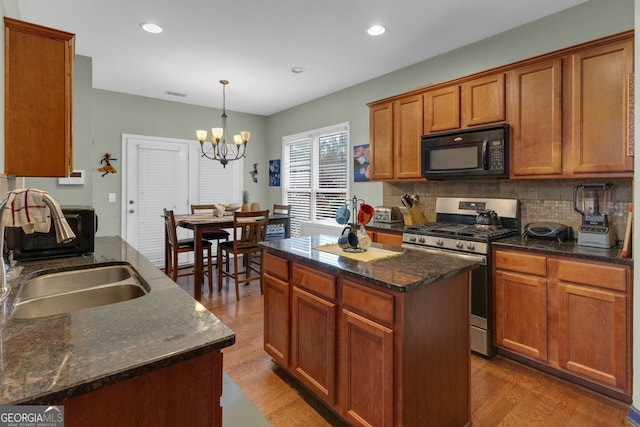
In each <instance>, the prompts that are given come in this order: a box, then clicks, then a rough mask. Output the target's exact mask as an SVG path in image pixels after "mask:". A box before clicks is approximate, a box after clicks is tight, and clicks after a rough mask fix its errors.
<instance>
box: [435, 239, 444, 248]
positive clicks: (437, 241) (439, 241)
mask: <svg viewBox="0 0 640 427" xmlns="http://www.w3.org/2000/svg"><path fill="white" fill-rule="evenodd" d="M436 245H438V246H442V245H444V240H442V239H438V240H436Z"/></svg>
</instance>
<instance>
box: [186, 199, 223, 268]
mask: <svg viewBox="0 0 640 427" xmlns="http://www.w3.org/2000/svg"><path fill="white" fill-rule="evenodd" d="M215 211H216V205H213V204H211V205H191V213H192V214H195V213H206V214H209V213H210V214H211V215H213V213H214V212H215ZM229 236H230V234H229V232H228V231H227V230H215V231H207V232H206V233H204V234H203V235H202V238H203V239H206V240H209V241H210V242H213V241H214V240H215V242H216V245H219V244H220V241H221V240H223V241H225V242H226V241H228V240H229ZM212 258H213V259H214V260H215V261H216V263H215V264H214V265H217V259H216V256H215V255H212ZM227 269H229V264H227Z"/></svg>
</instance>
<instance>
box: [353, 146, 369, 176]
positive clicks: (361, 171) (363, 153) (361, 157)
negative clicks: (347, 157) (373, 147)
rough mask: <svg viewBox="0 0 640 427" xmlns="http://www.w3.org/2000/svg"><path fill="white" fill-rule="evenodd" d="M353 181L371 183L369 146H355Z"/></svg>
mask: <svg viewBox="0 0 640 427" xmlns="http://www.w3.org/2000/svg"><path fill="white" fill-rule="evenodd" d="M353 180H354V181H355V182H359V181H369V144H363V145H354V146H353Z"/></svg>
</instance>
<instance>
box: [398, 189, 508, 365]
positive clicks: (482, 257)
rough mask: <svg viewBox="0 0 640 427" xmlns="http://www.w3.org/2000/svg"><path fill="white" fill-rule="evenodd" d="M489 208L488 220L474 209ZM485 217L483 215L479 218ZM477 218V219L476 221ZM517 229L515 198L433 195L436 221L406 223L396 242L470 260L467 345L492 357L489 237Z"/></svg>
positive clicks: (491, 238) (406, 246)
mask: <svg viewBox="0 0 640 427" xmlns="http://www.w3.org/2000/svg"><path fill="white" fill-rule="evenodd" d="M490 211H493V213H494V214H495V215H493V216H492V218H493V220H492V223H491V224H487V223H485V221H479V213H483V212H484V213H487V212H490ZM482 218H485V217H482ZM477 222H478V223H477ZM519 232H520V206H519V203H518V200H517V199H486V198H453V197H439V198H438V199H437V200H436V222H433V223H427V224H422V225H413V226H407V227H405V229H404V232H403V235H402V241H403V244H402V246H403V247H405V248H411V249H419V250H423V251H426V252H433V251H440V252H441V251H446V252H449V253H450V254H451V255H452V256H460V257H467V258H471V259H474V260H476V261H477V262H478V263H479V264H480V267H479V268H477V269H475V270H473V271H472V279H471V350H472V351H473V352H475V353H478V354H481V355H483V356H487V357H492V356H493V355H494V354H495V349H494V348H493V345H492V330H491V328H492V318H493V284H492V278H491V266H492V260H491V246H490V245H491V242H492V241H495V240H497V239H501V238H504V237H510V236H513V235H516V234H519Z"/></svg>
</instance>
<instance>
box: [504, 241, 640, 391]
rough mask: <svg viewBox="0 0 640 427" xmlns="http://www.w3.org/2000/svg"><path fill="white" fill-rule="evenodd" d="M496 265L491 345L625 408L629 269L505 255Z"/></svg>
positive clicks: (532, 255) (567, 259)
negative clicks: (617, 401)
mask: <svg viewBox="0 0 640 427" xmlns="http://www.w3.org/2000/svg"><path fill="white" fill-rule="evenodd" d="M494 260H495V262H494V273H493V274H494V284H495V285H494V286H495V309H494V310H495V330H496V336H495V342H494V344H495V345H496V346H497V347H499V348H501V349H505V350H507V351H508V353H507V354H510V353H513V354H515V355H518V356H525V357H526V358H528V359H531V360H533V361H535V362H539V363H541V364H542V365H544V366H546V367H548V368H551V369H552V372H557V373H558V375H561V376H563V377H565V378H568V379H571V380H574V381H575V382H577V383H579V384H582V385H585V386H587V387H591V388H594V389H596V390H598V391H600V392H603V393H605V394H608V395H610V396H612V397H616V398H619V399H623V400H625V399H626V400H628V399H629V398H630V396H631V361H632V358H631V339H632V338H631V321H632V291H631V288H632V283H633V278H632V275H633V274H632V270H631V267H630V266H627V265H619V264H613V263H606V262H596V261H590V260H578V259H574V258H570V257H562V256H556V255H553V256H551V255H549V256H546V255H544V254H539V253H531V252H524V251H518V250H505V249H494ZM567 375H568V377H567Z"/></svg>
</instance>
